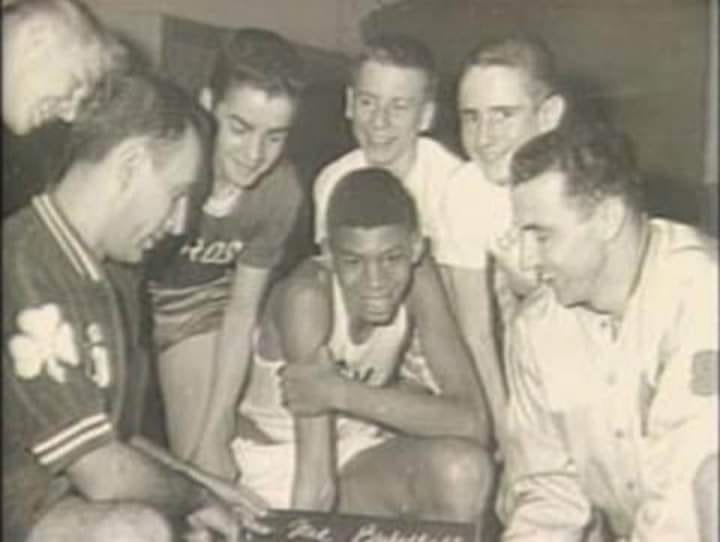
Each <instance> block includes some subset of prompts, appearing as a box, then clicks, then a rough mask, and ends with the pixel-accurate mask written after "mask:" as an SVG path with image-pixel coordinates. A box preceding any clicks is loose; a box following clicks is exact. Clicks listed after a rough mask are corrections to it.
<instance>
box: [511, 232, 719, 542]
mask: <svg viewBox="0 0 720 542" xmlns="http://www.w3.org/2000/svg"><path fill="white" fill-rule="evenodd" d="M649 229H650V240H649V245H648V249H647V253H646V256H645V259H644V261H643V264H642V267H641V271H640V278H639V281H638V284H637V286H636V288H635V290H634V291H633V293H632V295H631V297H630V299H629V301H628V305H627V307H626V310H625V312H624V314H623V319H622V322H616V321H613V320H611V319H610V318H609V317H608V316H607V315H601V314H598V313H595V312H591V311H589V310H585V309H583V308H572V309H569V308H565V307H562V306H561V305H559V304H558V303H557V302H556V300H555V299H554V297H553V295H552V292H551V291H549V290H545V289H540V290H538V291H536V292H535V294H534V295H533V296H531V299H529V300H528V302H527V303H526V304H525V306H524V307H523V308H522V310H521V311H520V313H519V315H518V317H517V318H516V321H515V322H514V325H513V329H512V338H511V341H510V348H509V351H510V356H509V359H508V384H509V388H510V400H509V407H508V433H509V441H508V458H507V467H506V468H507V483H508V486H509V491H508V493H507V495H506V499H505V502H503V503H502V504H501V506H500V509H501V511H502V512H503V515H505V516H506V524H508V528H507V531H506V532H505V534H504V538H503V540H507V541H511V540H512V541H521V540H522V541H529V540H542V541H552V540H563V541H565V540H568V541H570V540H572V541H575V540H577V541H579V540H581V533H582V530H583V528H584V527H585V525H586V524H587V522H588V521H589V519H590V514H591V509H592V508H595V509H599V510H601V511H602V512H604V513H605V515H606V517H607V519H608V521H609V524H610V526H611V529H612V531H613V533H614V535H615V536H617V537H625V538H627V539H629V540H633V541H637V542H640V541H662V542H675V541H677V542H680V541H683V542H692V541H694V540H698V529H697V525H696V519H695V512H694V504H693V496H692V480H693V477H694V475H695V472H696V470H697V468H698V466H699V465H700V463H701V462H702V460H703V459H704V458H705V457H707V456H708V455H709V454H711V453H717V445H718V433H717V431H718V389H717V386H718V384H717V364H718V357H717V350H718V337H717V329H718V292H717V288H718V285H717V281H718V276H717V272H718V268H717V252H716V247H714V246H713V245H712V244H711V243H710V241H709V240H708V239H706V238H703V237H702V236H701V235H700V234H699V233H698V232H697V231H695V230H694V229H693V228H690V227H688V226H684V225H680V224H677V223H673V222H670V221H666V220H660V219H657V220H652V221H650V228H649Z"/></svg>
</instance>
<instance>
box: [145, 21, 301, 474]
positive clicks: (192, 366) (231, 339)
mask: <svg viewBox="0 0 720 542" xmlns="http://www.w3.org/2000/svg"><path fill="white" fill-rule="evenodd" d="M303 71H304V70H303V63H302V60H301V58H300V56H299V54H298V53H297V51H296V50H295V48H294V47H293V46H292V45H291V44H290V43H289V42H288V41H287V40H285V39H284V38H283V37H281V36H279V35H278V34H276V33H274V32H270V31H268V30H263V29H257V28H246V29H242V30H238V31H237V32H235V33H234V34H233V36H232V38H231V39H229V40H228V42H227V43H226V44H225V45H224V46H223V47H222V49H221V50H220V52H219V54H218V56H217V60H216V63H215V67H214V70H213V72H212V75H211V77H210V81H209V83H208V86H207V87H206V88H204V89H203V90H202V92H201V97H200V99H201V102H202V104H203V106H204V107H205V108H206V109H207V110H208V111H210V113H211V114H212V116H213V118H214V121H215V125H216V131H215V137H214V141H213V144H212V150H211V155H212V163H211V172H210V174H209V175H210V176H211V178H210V179H208V181H209V184H210V195H209V196H208V198H207V200H206V201H204V203H202V209H201V210H200V213H199V217H198V221H197V226H196V228H195V231H193V232H192V234H191V235H189V236H188V237H187V238H186V239H185V240H184V241H183V243H182V244H181V246H180V247H179V248H178V250H177V251H175V252H173V253H171V255H169V256H165V257H163V258H162V261H161V262H160V266H159V268H158V269H155V270H154V271H151V293H152V298H153V311H154V319H155V342H156V346H157V351H158V367H159V378H160V385H161V388H162V394H163V399H164V404H165V412H166V417H167V428H168V438H169V441H170V447H171V449H172V450H173V451H174V452H175V453H176V454H177V455H178V456H180V457H182V458H185V459H189V460H191V461H192V462H193V463H195V464H197V465H198V466H200V467H202V468H203V469H206V470H208V471H209V472H212V473H214V474H217V475H219V476H222V477H224V478H233V477H234V476H236V475H237V472H236V469H235V466H234V462H233V461H232V457H231V454H230V448H229V444H230V440H231V439H232V437H233V435H234V430H235V412H236V407H237V402H238V400H239V398H240V391H241V389H242V387H243V384H244V382H245V380H246V377H247V372H248V370H249V367H250V352H251V349H252V334H253V329H254V327H255V324H256V322H257V314H258V311H259V310H260V307H261V303H262V300H263V295H264V293H265V289H266V286H267V285H268V283H269V280H270V277H271V274H272V271H273V268H274V267H275V266H277V265H278V264H279V263H281V262H282V260H283V256H284V253H285V252H286V244H287V242H288V240H289V239H290V238H291V235H292V232H293V228H294V226H295V225H296V220H297V218H298V216H299V214H300V209H301V205H302V204H303V193H302V188H301V186H300V183H299V180H298V177H297V173H296V169H295V167H294V165H293V164H292V163H291V162H290V161H289V160H288V159H287V157H286V155H285V147H286V141H287V137H288V132H289V131H290V129H291V127H292V124H293V121H294V119H295V116H296V112H297V109H298V107H299V102H300V99H301V94H302V91H303V88H304V84H305V78H304V73H303Z"/></svg>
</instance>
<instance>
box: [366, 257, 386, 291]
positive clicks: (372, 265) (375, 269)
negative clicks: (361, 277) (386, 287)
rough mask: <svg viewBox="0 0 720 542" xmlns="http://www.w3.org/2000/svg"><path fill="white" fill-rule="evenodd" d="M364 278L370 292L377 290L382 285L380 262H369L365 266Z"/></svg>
mask: <svg viewBox="0 0 720 542" xmlns="http://www.w3.org/2000/svg"><path fill="white" fill-rule="evenodd" d="M365 278H366V282H367V285H368V288H369V289H370V290H377V289H379V288H380V287H381V286H382V284H383V270H382V266H381V265H380V262H377V261H370V262H368V263H367V264H366V266H365Z"/></svg>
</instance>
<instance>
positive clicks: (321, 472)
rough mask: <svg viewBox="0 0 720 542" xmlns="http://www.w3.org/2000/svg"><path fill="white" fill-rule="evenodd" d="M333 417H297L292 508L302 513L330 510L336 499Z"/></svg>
mask: <svg viewBox="0 0 720 542" xmlns="http://www.w3.org/2000/svg"><path fill="white" fill-rule="evenodd" d="M332 420H333V417H332V416H316V417H312V418H296V419H295V426H296V435H297V439H296V446H295V450H296V457H295V464H296V465H297V468H296V470H295V479H294V480H293V488H292V498H291V506H292V507H293V508H297V509H301V510H321V511H327V510H330V508H331V507H332V504H333V502H334V500H335V489H336V486H335V480H334V476H333V474H334V464H333V460H332V458H333V454H332V452H331V446H333V443H331V440H330V435H331V434H332V431H331V424H332V423H333V421H332Z"/></svg>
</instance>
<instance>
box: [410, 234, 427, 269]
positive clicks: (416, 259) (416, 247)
mask: <svg viewBox="0 0 720 542" xmlns="http://www.w3.org/2000/svg"><path fill="white" fill-rule="evenodd" d="M411 242H412V247H411V251H412V263H413V265H417V264H418V263H420V260H422V258H423V255H424V254H425V250H426V249H427V240H426V239H425V237H423V236H422V235H419V234H415V235H413V239H412V241H411Z"/></svg>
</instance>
